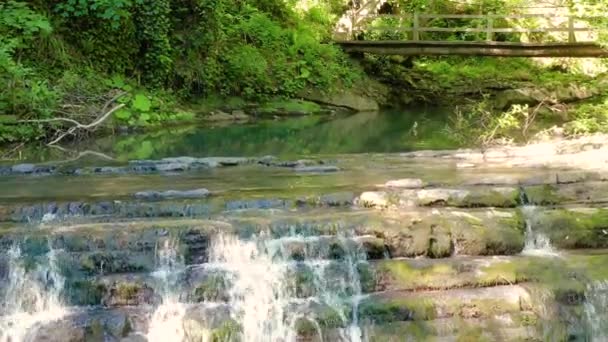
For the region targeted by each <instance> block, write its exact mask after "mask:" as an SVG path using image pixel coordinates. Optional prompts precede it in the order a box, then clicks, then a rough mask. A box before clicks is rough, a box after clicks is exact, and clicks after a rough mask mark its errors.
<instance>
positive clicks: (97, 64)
mask: <svg viewBox="0 0 608 342" xmlns="http://www.w3.org/2000/svg"><path fill="white" fill-rule="evenodd" d="M335 1H338V2H341V0H335ZM294 5H295V1H292V0H289V1H287V2H285V1H282V0H35V1H17V0H9V1H6V2H1V3H0V80H1V81H2V82H3V84H8V87H7V88H6V89H0V112H2V113H3V114H8V115H9V116H3V117H2V120H1V121H0V143H2V142H7V141H14V140H22V139H32V138H43V137H44V135H45V130H43V129H42V128H43V127H40V125H34V124H27V125H16V124H14V122H11V123H9V122H7V120H12V121H16V120H17V119H42V118H46V117H49V116H52V115H59V111H61V112H62V114H61V115H63V116H65V115H68V116H72V117H78V118H80V117H82V116H85V115H93V116H95V115H98V113H95V111H94V110H76V109H74V108H77V106H76V105H78V106H81V105H82V102H83V101H86V102H87V103H89V104H91V105H92V106H93V107H95V106H96V105H98V104H99V103H103V102H104V101H105V100H107V98H108V97H111V96H112V94H114V93H115V92H116V91H118V90H125V87H128V88H130V89H128V90H127V91H128V92H130V93H131V94H130V95H129V97H132V96H135V97H134V99H135V102H133V105H134V106H131V105H130V104H129V103H130V102H128V100H127V106H126V107H125V108H123V109H122V110H121V111H119V112H118V113H117V114H116V116H115V117H116V119H117V120H119V121H121V120H122V121H124V122H125V123H127V124H132V123H150V122H153V121H156V119H154V115H157V113H158V111H161V112H163V113H166V115H165V114H162V113H160V114H159V115H160V117H159V118H158V120H162V119H163V118H165V117H180V118H181V117H191V116H190V115H178V114H179V111H176V113H173V114H172V113H169V111H168V110H167V106H169V104H170V103H173V104H175V103H174V102H175V101H179V100H180V99H181V100H188V99H192V98H193V97H200V96H204V97H205V96H212V95H216V94H220V95H226V96H228V95H230V96H241V97H244V98H246V99H250V100H263V99H266V98H269V97H274V96H278V97H289V96H294V95H296V94H297V93H298V92H300V91H301V90H303V89H304V88H307V87H315V88H320V89H325V90H327V89H329V88H331V87H332V86H336V85H337V84H348V83H349V82H350V81H351V80H352V79H353V78H355V77H356V73H354V72H353V71H352V69H351V66H350V65H348V63H347V61H346V57H345V56H344V55H343V53H342V52H341V51H340V50H339V49H338V48H337V47H335V46H333V45H331V44H329V32H330V27H331V26H332V25H333V20H335V18H336V14H335V13H333V14H332V13H330V11H331V8H328V7H322V8H315V10H314V11H308V10H305V11H300V10H296V9H295V6H294ZM309 12H311V13H309ZM75 79H76V81H75ZM117 79H118V80H121V82H119V84H117V83H115V82H113V80H117ZM88 82H91V83H95V84H89V83H88ZM135 89H139V90H137V93H134V92H133V91H134V90H135ZM139 93H141V94H146V96H147V97H149V98H150V99H153V101H152V102H153V104H157V105H155V106H154V110H153V111H154V113H151V112H148V111H142V110H141V108H138V107H139V106H138V105H137V104H141V97H137V94H139ZM155 97H162V98H163V99H158V100H157V101H155V100H154V98H155ZM138 99H139V100H138ZM66 108H69V109H66ZM66 112H67V113H66ZM161 114H162V115H161ZM174 114H175V115H174ZM176 115H177V116H176ZM8 118H10V119H8ZM85 121H87V120H85ZM45 128H48V126H46V127H45ZM25 131H27V132H25ZM25 133H27V134H25Z"/></svg>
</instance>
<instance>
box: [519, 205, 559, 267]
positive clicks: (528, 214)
mask: <svg viewBox="0 0 608 342" xmlns="http://www.w3.org/2000/svg"><path fill="white" fill-rule="evenodd" d="M521 212H522V214H523V215H524V219H525V222H526V234H525V239H526V240H525V245H524V250H523V251H522V253H523V254H526V255H538V256H555V255H557V252H556V251H555V249H554V248H553V246H551V241H550V240H549V238H548V237H547V236H546V235H545V234H543V233H542V232H539V231H535V230H534V218H535V215H536V212H537V208H536V207H535V206H533V205H524V206H523V207H522V208H521Z"/></svg>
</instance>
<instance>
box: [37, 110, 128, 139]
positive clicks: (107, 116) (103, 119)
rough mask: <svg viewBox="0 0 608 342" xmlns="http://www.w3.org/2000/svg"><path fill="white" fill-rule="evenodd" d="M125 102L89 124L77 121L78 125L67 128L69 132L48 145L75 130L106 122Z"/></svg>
mask: <svg viewBox="0 0 608 342" xmlns="http://www.w3.org/2000/svg"><path fill="white" fill-rule="evenodd" d="M124 106H125V105H124V103H123V104H119V105H118V106H116V107H114V108H112V109H111V110H109V111H108V112H107V113H105V114H104V115H103V116H101V117H100V118H99V119H97V120H95V121H93V122H91V123H90V124H87V125H83V124H81V123H79V122H77V121H76V126H73V127H71V128H70V129H68V130H67V132H65V133H63V134H61V135H60V136H59V137H57V138H56V139H55V140H53V141H51V142H50V143H48V144H47V145H48V146H50V145H54V144H56V143H58V142H60V141H61V140H62V139H63V138H65V137H66V136H68V135H71V134H74V132H75V131H76V130H77V129H87V130H88V129H91V128H93V127H95V126H97V125H99V124H100V123H102V122H104V121H105V120H106V119H107V118H109V117H110V115H112V113H114V112H115V111H117V110H119V109H120V108H122V107H124Z"/></svg>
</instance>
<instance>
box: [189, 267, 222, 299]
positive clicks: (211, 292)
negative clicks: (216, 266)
mask: <svg viewBox="0 0 608 342" xmlns="http://www.w3.org/2000/svg"><path fill="white" fill-rule="evenodd" d="M228 287H229V284H228V280H227V279H226V278H225V276H224V275H222V274H212V275H210V276H208V277H207V278H206V279H205V280H204V281H203V282H202V283H200V284H199V285H198V286H196V288H195V289H194V300H195V301H197V302H204V301H211V302H217V301H222V300H226V299H227V298H228V294H227V291H228Z"/></svg>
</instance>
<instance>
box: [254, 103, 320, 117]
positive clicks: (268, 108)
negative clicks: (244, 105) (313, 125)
mask: <svg viewBox="0 0 608 342" xmlns="http://www.w3.org/2000/svg"><path fill="white" fill-rule="evenodd" d="M321 111H322V108H321V106H320V105H318V104H317V103H314V102H310V101H304V100H274V101H269V102H266V103H264V104H263V105H262V106H260V107H259V108H258V109H257V112H258V113H259V114H260V115H279V116H280V115H308V114H316V113H319V112H321Z"/></svg>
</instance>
